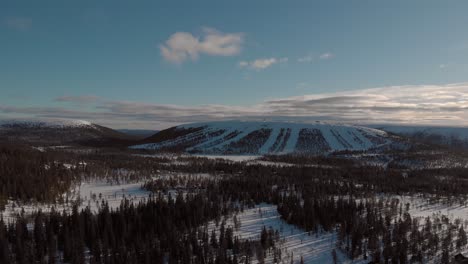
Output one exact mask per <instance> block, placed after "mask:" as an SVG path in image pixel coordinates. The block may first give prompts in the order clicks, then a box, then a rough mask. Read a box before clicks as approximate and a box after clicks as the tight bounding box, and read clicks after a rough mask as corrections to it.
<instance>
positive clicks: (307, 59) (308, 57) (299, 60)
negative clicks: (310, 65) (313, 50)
mask: <svg viewBox="0 0 468 264" xmlns="http://www.w3.org/2000/svg"><path fill="white" fill-rule="evenodd" d="M313 60H315V58H314V56H313V55H310V54H309V55H306V56H304V57H301V58H299V59H297V61H298V62H312V61H313Z"/></svg>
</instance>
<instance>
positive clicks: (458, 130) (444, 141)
mask: <svg viewBox="0 0 468 264" xmlns="http://www.w3.org/2000/svg"><path fill="white" fill-rule="evenodd" d="M372 127H374V128H376V129H380V130H383V131H387V132H390V133H394V134H398V135H402V136H406V137H411V138H414V139H417V140H419V141H423V142H426V143H431V144H439V145H446V146H449V147H454V148H468V127H442V126H408V125H373V126H372Z"/></svg>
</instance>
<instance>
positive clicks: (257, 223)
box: [208, 203, 367, 263]
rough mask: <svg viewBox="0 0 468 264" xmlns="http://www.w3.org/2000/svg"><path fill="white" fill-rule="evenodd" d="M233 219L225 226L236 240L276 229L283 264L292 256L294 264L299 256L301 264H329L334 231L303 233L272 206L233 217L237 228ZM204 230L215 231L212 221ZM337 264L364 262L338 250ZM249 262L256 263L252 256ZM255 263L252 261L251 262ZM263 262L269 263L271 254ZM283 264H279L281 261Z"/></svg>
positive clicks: (249, 210) (264, 205) (335, 238)
mask: <svg viewBox="0 0 468 264" xmlns="http://www.w3.org/2000/svg"><path fill="white" fill-rule="evenodd" d="M233 218H234V217H233V216H231V217H228V218H227V219H226V227H229V226H231V227H233V231H234V236H237V237H239V238H240V239H250V240H260V234H261V231H262V229H263V227H265V228H267V229H269V228H270V227H272V228H273V230H278V231H279V233H280V242H279V243H280V245H279V247H280V248H281V250H282V258H283V261H284V263H290V260H291V256H294V263H299V261H300V259H301V256H302V257H303V259H304V263H333V259H332V254H331V252H332V250H333V249H335V248H336V240H337V235H336V233H335V232H329V233H327V232H322V233H318V234H314V233H310V234H309V233H308V232H305V231H304V230H303V229H301V228H298V227H296V226H294V225H290V224H288V223H287V222H286V221H284V220H283V219H281V216H280V215H279V213H278V211H277V206H276V205H271V204H266V203H262V204H259V205H257V206H256V207H255V208H250V209H245V210H244V211H243V212H241V213H239V214H237V215H236V218H237V220H238V221H239V222H240V226H238V228H236V225H235V224H234V220H233ZM208 230H209V232H211V230H216V231H218V230H219V226H218V227H216V224H215V222H210V223H209V224H208ZM336 252H337V256H338V260H339V263H367V262H365V261H360V260H354V261H352V260H350V259H348V258H347V257H346V256H345V255H344V254H342V253H341V252H340V251H339V250H336ZM252 260H256V259H255V257H254V258H252ZM254 263H255V262H254ZM265 263H273V259H272V256H271V255H268V256H267V258H266V259H265ZM281 263H283V262H281Z"/></svg>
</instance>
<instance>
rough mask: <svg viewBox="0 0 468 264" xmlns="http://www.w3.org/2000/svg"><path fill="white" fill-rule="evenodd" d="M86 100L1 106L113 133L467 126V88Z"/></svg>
mask: <svg viewBox="0 0 468 264" xmlns="http://www.w3.org/2000/svg"><path fill="white" fill-rule="evenodd" d="M87 98H88V96H67V97H60V98H56V100H55V101H59V102H68V103H70V104H71V105H70V106H67V105H66V104H62V105H61V106H60V107H37V106H36V107H19V106H10V105H0V115H1V114H3V115H6V116H18V115H22V116H28V117H50V118H76V119H85V120H89V121H92V122H95V123H98V124H102V125H105V126H110V127H114V128H146V129H163V128H167V127H169V126H174V125H178V124H182V123H190V122H202V121H216V120H226V119H243V120H274V121H285V120H288V121H303V122H309V121H310V122H311V121H315V120H333V121H340V122H350V123H361V124H369V123H379V124H383V123H402V124H421V125H423V124H426V125H446V126H450V125H452V126H468V83H461V84H447V85H408V86H389V87H380V88H373V89H364V90H354V91H345V92H335V93H325V94H309V95H302V96H294V97H287V98H278V99H271V100H266V101H263V102H261V103H259V104H255V105H250V106H231V105H213V104H210V105H198V106H181V105H170V104H153V103H143V102H133V101H113V100H106V99H104V98H97V99H96V100H94V101H93V102H89V104H87V105H86V106H83V107H82V108H79V107H78V108H77V107H76V105H73V103H76V102H82V101H86V102H88V101H92V99H93V98H89V100H87ZM77 109H78V110H77Z"/></svg>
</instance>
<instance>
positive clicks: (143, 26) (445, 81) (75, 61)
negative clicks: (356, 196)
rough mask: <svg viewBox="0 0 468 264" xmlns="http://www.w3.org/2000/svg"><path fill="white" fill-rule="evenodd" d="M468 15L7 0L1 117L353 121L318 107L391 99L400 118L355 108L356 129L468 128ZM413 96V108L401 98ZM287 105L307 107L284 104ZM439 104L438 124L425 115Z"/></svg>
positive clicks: (426, 5) (116, 122)
mask: <svg viewBox="0 0 468 264" xmlns="http://www.w3.org/2000/svg"><path fill="white" fill-rule="evenodd" d="M466 10H468V2H467V1H430V0H425V1H422V0H421V1H417V0H415V1H386V2H384V1H333V0H332V1H330V0H329V1H271V0H270V1H219V0H218V1H167V2H161V1H138V3H135V1H115V0H113V1H9V0H5V1H2V2H1V3H0V91H1V94H2V96H1V97H0V117H27V116H37V117H66V118H82V119H88V120H91V121H95V122H100V123H103V124H105V125H109V126H112V127H145V128H163V127H166V126H169V125H172V124H177V123H184V122H189V121H192V120H194V121H207V120H212V119H222V118H236V117H245V116H252V117H259V116H260V117H261V118H264V117H265V116H275V117H278V116H280V117H283V116H288V117H297V116H301V117H307V118H309V119H311V120H312V119H339V120H341V119H340V118H339V117H340V116H342V114H341V112H340V111H344V110H343V108H339V107H336V109H333V111H332V110H327V111H328V112H326V113H320V111H318V110H319V109H320V108H319V107H320V105H317V104H316V101H313V100H312V102H310V99H311V98H312V99H314V100H315V99H317V98H318V99H321V98H324V97H326V98H342V97H346V98H354V97H359V96H360V98H362V95H363V93H365V94H364V95H366V96H367V95H369V94H374V95H376V91H379V94H377V95H378V96H380V95H383V96H385V98H386V101H385V102H386V103H385V105H386V106H392V107H393V109H392V110H391V111H390V110H388V111H383V110H382V109H380V110H379V111H377V110H375V109H371V110H370V109H369V106H374V107H375V106H378V105H377V103H379V104H382V101H381V100H376V99H375V98H374V97H373V98H374V99H372V98H368V100H373V103H369V102H368V100H367V99H366V100H364V101H365V102H366V105H365V107H364V106H363V102H361V101H362V100H360V101H353V102H349V101H348V100H347V104H348V106H350V107H351V106H352V107H354V108H353V109H357V110H359V111H356V112H360V113H361V115H357V114H356V115H352V116H350V117H349V118H347V119H345V121H353V122H354V121H355V122H362V121H363V120H366V119H368V118H366V116H367V115H370V117H371V118H370V119H374V120H375V121H377V120H382V117H381V115H384V114H387V113H388V116H389V118H388V120H383V121H386V122H405V123H437V124H451V125H466V123H467V121H466V117H467V116H466V115H465V113H464V112H465V110H467V108H465V107H467V105H465V103H466V100H465V99H466V98H465V97H464V96H465V95H466V93H468V90H467V88H466V87H468V85H465V82H467V81H468V80H467V76H468V31H467V30H466V25H468V16H467V15H466ZM451 84H457V85H451ZM408 87H410V88H408ZM434 87H436V90H434V89H433V88H434ZM371 88H378V89H377V90H375V89H374V90H371V91H368V90H369V89H371ZM405 89H406V90H405ZM407 89H409V92H411V93H414V97H415V98H414V100H412V101H411V102H404V103H403V102H402V99H401V97H398V96H396V97H395V96H394V95H395V94H398V93H401V91H407ZM365 91H367V92H365ZM427 91H431V93H430V94H427ZM434 91H436V93H435V94H443V96H442V97H437V98H432V97H431V96H432V94H434ZM437 92H440V93H437ZM356 94H359V96H356ZM422 94H427V96H426V97H425V98H423V97H422ZM418 95H419V96H418ZM397 97H398V98H399V99H398V101H397V99H396V98H397ZM429 97H431V98H429ZM448 98H450V99H448ZM460 98H461V99H463V100H461V99H460ZM281 99H288V100H290V101H291V100H294V101H295V102H296V101H299V103H298V104H299V105H300V106H301V107H302V108H300V107H299V106H298V105H296V104H294V105H288V106H287V107H288V109H286V110H287V111H286V110H285V106H282V107H281V109H280V108H279V107H278V106H277V105H276V104H273V103H272V102H277V101H278V100H281ZM432 99H434V100H436V103H434V102H433V101H431V100H432ZM440 100H442V101H440ZM416 101H417V102H416ZM304 102H306V103H304ZM333 102H334V103H335V104H336V105H339V104H340V103H342V101H340V102H339V103H337V102H335V101H333ZM410 103H411V104H412V105H411V107H414V109H413V111H410V110H408V109H409V106H408V104H410ZM311 104H314V105H311ZM387 104H388V105H387ZM272 105H274V106H272ZM428 105H432V106H431V107H432V108H431V113H432V114H431V118H430V119H427V118H426V119H424V120H422V121H421V120H420V119H421V116H427V111H428V109H427V108H428ZM327 106H328V107H329V106H330V105H327ZM441 106H447V107H448V106H450V107H451V108H450V109H451V111H446V110H444V109H445V108H444V107H441ZM311 107H312V108H313V109H312V110H313V111H312V110H311ZM359 107H361V108H359ZM398 107H400V108H398ZM453 107H456V109H454V108H453ZM145 109H146V110H147V111H146V110H145ZM340 109H341V110H340ZM421 109H423V110H421ZM295 111H296V112H295ZM408 111H409V112H408ZM454 116H455V117H456V118H455V119H454ZM434 120H437V121H434Z"/></svg>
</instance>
